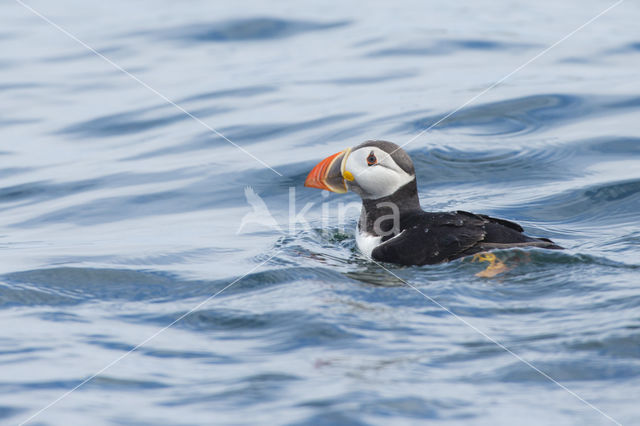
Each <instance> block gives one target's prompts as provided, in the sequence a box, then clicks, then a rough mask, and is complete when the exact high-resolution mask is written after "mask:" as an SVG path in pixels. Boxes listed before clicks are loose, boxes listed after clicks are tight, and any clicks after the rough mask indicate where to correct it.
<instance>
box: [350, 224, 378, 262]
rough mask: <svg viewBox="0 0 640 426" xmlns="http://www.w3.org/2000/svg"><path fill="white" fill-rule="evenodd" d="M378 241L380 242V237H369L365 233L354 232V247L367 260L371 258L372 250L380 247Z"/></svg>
mask: <svg viewBox="0 0 640 426" xmlns="http://www.w3.org/2000/svg"><path fill="white" fill-rule="evenodd" d="M380 240H382V237H378V236H376V235H371V234H369V233H368V232H365V231H360V230H356V245H357V246H358V249H359V250H360V251H361V252H362V254H364V255H365V256H367V257H368V258H371V252H372V251H373V249H374V248H376V247H378V245H380Z"/></svg>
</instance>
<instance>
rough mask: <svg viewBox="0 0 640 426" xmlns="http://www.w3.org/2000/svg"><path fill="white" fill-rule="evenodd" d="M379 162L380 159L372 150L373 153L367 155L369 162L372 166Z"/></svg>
mask: <svg viewBox="0 0 640 426" xmlns="http://www.w3.org/2000/svg"><path fill="white" fill-rule="evenodd" d="M377 162H378V159H377V158H376V156H375V154H374V153H373V151H371V153H370V154H369V156H368V157H367V164H368V165H370V166H373V165H374V164H376V163H377Z"/></svg>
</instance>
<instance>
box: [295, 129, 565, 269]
mask: <svg viewBox="0 0 640 426" xmlns="http://www.w3.org/2000/svg"><path fill="white" fill-rule="evenodd" d="M305 186H310V187H315V188H321V189H326V190H329V191H333V192H346V191H347V190H352V191H353V192H356V193H357V194H359V195H360V197H361V198H362V212H361V215H360V220H359V222H358V230H357V233H356V243H357V245H358V248H359V249H360V251H362V252H363V253H364V254H365V255H367V256H369V257H371V258H372V259H375V260H378V261H382V262H392V263H398V264H402V265H425V264H435V263H441V262H447V261H450V260H453V259H457V258H460V257H464V256H469V255H473V254H476V253H480V252H483V251H487V250H492V249H504V248H512V247H541V248H548V249H560V248H561V247H559V246H557V245H556V244H554V243H553V242H552V241H551V240H548V239H546V238H534V237H530V236H528V235H525V234H524V233H523V229H522V227H520V225H518V224H516V223H513V222H510V221H507V220H504V219H497V218H493V217H489V216H485V215H480V214H474V213H469V212H465V211H455V212H442V213H431V212H425V211H424V210H422V208H421V207H420V200H419V198H418V188H417V183H416V176H415V171H414V167H413V162H412V161H411V158H410V157H409V155H408V154H407V153H406V152H405V151H404V150H403V149H402V148H400V147H399V146H398V145H396V144H394V143H392V142H386V141H367V142H364V143H362V144H360V145H358V146H356V147H354V148H352V149H346V150H344V151H341V152H339V153H337V154H334V155H332V156H330V157H328V158H327V159H325V160H323V161H322V162H320V163H319V164H318V165H317V166H316V167H315V168H314V169H313V170H312V171H311V172H310V173H309V176H308V177H307V180H306V181H305Z"/></svg>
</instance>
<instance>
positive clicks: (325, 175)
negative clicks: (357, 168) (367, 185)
mask: <svg viewBox="0 0 640 426" xmlns="http://www.w3.org/2000/svg"><path fill="white" fill-rule="evenodd" d="M350 151H351V148H348V149H345V150H344V151H340V152H338V153H336V154H333V155H330V156H329V157H327V158H325V159H324V160H322V161H321V162H319V163H318V165H317V166H315V167H314V168H313V170H311V172H309V176H307V179H306V180H305V181H304V186H308V187H310V188H319V189H326V190H327V191H331V192H337V193H339V194H344V193H345V192H347V184H346V183H345V178H344V175H343V172H344V167H343V163H345V162H346V159H347V157H348V155H349V152H350ZM348 176H351V175H350V174H348ZM351 180H353V178H352V179H351Z"/></svg>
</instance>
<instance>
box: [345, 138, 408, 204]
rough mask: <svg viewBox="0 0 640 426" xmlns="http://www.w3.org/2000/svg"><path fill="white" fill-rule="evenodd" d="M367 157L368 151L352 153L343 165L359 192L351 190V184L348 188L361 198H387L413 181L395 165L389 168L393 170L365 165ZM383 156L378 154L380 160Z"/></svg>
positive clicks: (355, 189) (354, 189) (380, 166)
mask: <svg viewBox="0 0 640 426" xmlns="http://www.w3.org/2000/svg"><path fill="white" fill-rule="evenodd" d="M367 155H368V150H367V152H365V151H360V150H358V151H355V152H352V153H351V155H350V156H349V157H348V158H347V163H346V165H345V166H346V167H345V168H346V170H348V171H349V172H351V174H353V176H354V177H355V182H354V183H355V184H356V185H357V186H358V187H360V190H358V189H357V188H353V184H351V185H349V184H348V186H349V187H350V189H352V190H353V191H355V192H358V193H359V194H360V196H362V198H369V199H377V198H381V197H386V196H389V195H391V194H393V193H394V192H396V191H397V190H398V189H399V188H400V187H402V186H403V185H406V184H407V183H408V182H410V181H411V180H412V179H413V177H412V176H410V175H409V174H408V173H406V172H405V171H404V170H402V169H400V168H399V167H397V166H396V165H395V164H394V165H393V166H391V167H393V169H391V168H389V167H386V166H382V165H375V166H369V165H367V163H366V161H367V160H366V156H367ZM383 155H385V154H384V153H378V156H379V157H381V158H382V156H383Z"/></svg>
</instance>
